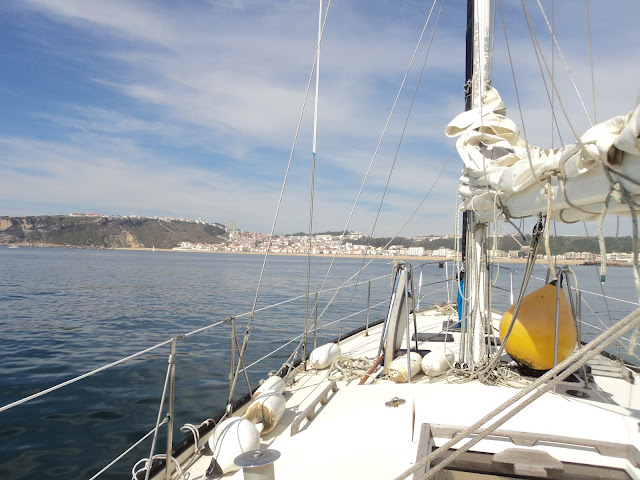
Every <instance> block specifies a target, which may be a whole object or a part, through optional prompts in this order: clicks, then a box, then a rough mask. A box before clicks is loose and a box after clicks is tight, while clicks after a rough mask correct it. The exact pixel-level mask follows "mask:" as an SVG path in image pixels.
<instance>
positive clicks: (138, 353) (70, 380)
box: [0, 338, 172, 412]
mask: <svg viewBox="0 0 640 480" xmlns="http://www.w3.org/2000/svg"><path fill="white" fill-rule="evenodd" d="M171 340H172V339H171V338H170V339H169V340H165V341H164V342H162V343H158V344H157V345H154V346H152V347H149V348H147V349H145V350H142V351H140V352H137V353H134V354H133V355H129V356H128V357H125V358H121V359H120V360H117V361H115V362H113V363H110V364H108V365H104V366H102V367H100V368H96V369H95V370H91V371H90V372H87V373H84V374H82V375H80V376H78V377H74V378H71V379H69V380H67V381H66V382H62V383H59V384H58V385H54V386H53V387H50V388H47V389H46V390H42V391H41V392H38V393H34V394H33V395H29V396H28V397H24V398H22V399H20V400H16V401H15V402H13V403H9V404H7V405H5V406H4V407H0V412H3V411H5V410H9V409H10V408H13V407H16V406H18V405H21V404H23V403H25V402H28V401H29V400H33V399H34V398H38V397H41V396H43V395H46V394H47V393H51V392H53V391H54V390H58V389H59V388H62V387H66V386H67V385H71V384H72V383H75V382H77V381H78V380H82V379H83V378H86V377H89V376H91V375H93V374H95V373H98V372H101V371H103V370H106V369H107V368H111V367H115V366H116V365H119V364H121V363H124V362H126V361H128V360H131V359H133V358H136V357H139V356H140V355H142V354H144V353H148V352H150V351H151V350H155V349H156V348H158V347H162V346H164V345H167V344H168V343H171Z"/></svg>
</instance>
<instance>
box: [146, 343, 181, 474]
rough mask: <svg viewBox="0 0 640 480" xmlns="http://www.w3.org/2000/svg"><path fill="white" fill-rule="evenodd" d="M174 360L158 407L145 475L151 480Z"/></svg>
mask: <svg viewBox="0 0 640 480" xmlns="http://www.w3.org/2000/svg"><path fill="white" fill-rule="evenodd" d="M172 348H173V347H172ZM173 361H175V359H172V358H171V356H169V365H167V375H166V377H165V379H164V388H163V389H162V396H161V397H160V407H159V408H158V419H157V420H156V428H155V433H154V435H153V440H151V451H150V452H149V463H148V468H147V469H146V470H147V472H146V473H145V475H144V480H149V475H150V474H151V464H152V463H153V451H154V450H155V449H156V441H157V440H158V429H159V428H160V422H161V421H162V408H163V407H164V401H165V398H166V397H167V387H168V386H169V380H170V378H171V368H172V367H173V365H174V364H173ZM167 415H168V413H167Z"/></svg>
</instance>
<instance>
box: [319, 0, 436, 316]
mask: <svg viewBox="0 0 640 480" xmlns="http://www.w3.org/2000/svg"><path fill="white" fill-rule="evenodd" d="M442 2H443V4H444V0H442ZM436 3H437V0H434V2H433V4H432V6H431V9H430V11H429V15H428V17H427V20H426V22H425V24H424V26H423V28H422V32H421V33H420V37H419V38H418V42H417V44H416V47H415V49H414V51H413V54H412V56H411V59H410V61H409V65H408V66H407V70H406V71H405V74H404V77H403V79H402V82H401V83H400V87H399V88H398V93H397V94H396V98H395V100H394V101H393V105H392V106H391V111H390V112H389V115H388V116H387V120H386V122H385V125H384V127H383V129H382V133H381V135H380V138H379V140H378V144H377V145H376V148H375V150H374V153H373V156H372V157H371V161H370V162H369V166H368V167H367V171H366V173H365V176H364V178H363V180H362V184H361V185H360V190H359V191H358V194H357V195H356V199H355V201H354V203H353V206H352V207H351V212H350V213H349V216H348V218H347V223H346V225H345V227H344V230H343V231H342V235H343V236H344V235H345V234H346V233H347V231H348V229H349V225H350V224H351V220H352V218H353V215H354V213H355V210H356V207H357V206H358V203H359V201H360V197H361V196H362V192H363V191H364V187H365V185H366V184H367V180H368V179H369V175H370V173H371V169H372V168H373V164H374V162H375V160H376V158H377V156H378V152H379V151H380V146H381V145H382V141H383V140H384V137H385V135H386V132H387V129H388V128H389V124H390V123H391V118H392V117H393V113H394V112H395V109H396V106H397V105H398V101H399V100H400V95H401V94H402V91H403V90H404V85H405V83H406V81H407V78H408V76H409V72H410V71H411V68H412V66H413V62H414V60H415V58H416V55H417V53H418V50H419V48H420V45H421V44H422V39H423V37H424V34H425V32H426V30H427V26H428V24H429V19H430V18H431V14H432V12H433V9H434V8H435V5H436ZM327 8H328V7H327ZM337 256H338V252H337V251H336V253H335V254H334V255H333V257H332V258H331V263H330V264H329V267H328V268H327V273H326V275H325V278H324V280H323V282H322V286H321V287H320V293H322V292H324V287H325V285H326V283H327V281H328V279H329V275H330V273H331V270H332V268H333V265H334V263H335V260H336V258H337ZM364 257H365V258H366V253H365V255H364ZM374 259H375V256H374ZM371 261H373V260H371ZM371 261H370V262H369V263H367V264H366V265H365V266H363V267H361V269H360V270H359V271H358V272H357V274H354V275H353V276H352V277H350V278H349V279H348V280H346V282H349V281H351V280H352V279H353V278H355V277H356V276H357V275H358V274H359V273H360V271H362V270H364V269H365V268H366V267H367V266H368V265H369V264H370V263H371ZM343 286H344V284H343V285H341V286H340V287H339V289H340V288H342V287H343ZM336 294H337V293H336ZM336 294H334V295H333V297H332V298H331V299H330V300H329V303H328V304H327V305H326V306H325V308H324V309H323V311H322V314H324V312H325V311H326V309H327V308H328V307H329V305H331V303H332V302H333V300H334V298H335V296H336ZM315 306H317V304H316V305H315ZM322 314H321V315H320V316H319V317H318V318H320V317H321V316H322Z"/></svg>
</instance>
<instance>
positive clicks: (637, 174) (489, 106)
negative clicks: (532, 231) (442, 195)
mask: <svg viewBox="0 0 640 480" xmlns="http://www.w3.org/2000/svg"><path fill="white" fill-rule="evenodd" d="M445 133H446V134H447V135H448V136H449V137H458V140H457V143H456V147H457V150H458V153H459V154H460V157H461V158H462V161H463V162H464V169H463V176H462V179H461V180H462V185H461V187H460V195H461V196H462V199H463V203H462V207H461V208H462V210H468V209H471V210H473V211H475V212H476V213H478V214H479V216H480V218H481V219H482V221H489V220H493V219H494V218H495V217H496V216H500V215H509V216H512V217H522V216H530V215H535V214H537V213H538V212H543V211H546V210H547V196H546V184H547V182H548V179H551V184H552V211H553V214H552V218H554V219H556V220H563V221H576V220H579V219H589V218H593V217H595V216H597V215H599V214H600V211H601V209H602V202H603V201H604V200H605V198H606V196H607V195H608V194H609V192H610V187H611V182H610V181H609V179H608V177H607V175H606V174H605V171H604V168H603V166H605V165H606V166H608V167H611V168H612V169H613V171H614V172H616V171H617V172H620V173H622V176H620V175H617V174H615V173H613V174H612V177H613V179H614V180H615V181H620V183H621V184H622V185H623V187H624V188H625V189H626V190H627V191H629V192H630V193H631V194H632V195H638V194H639V193H640V189H639V188H638V185H637V184H636V183H634V182H633V181H629V180H628V179H627V180H625V179H624V177H625V176H626V177H630V178H632V179H633V180H635V181H636V182H638V181H640V140H639V139H638V134H639V133H640V105H638V106H637V107H636V109H635V110H634V111H632V112H630V113H629V114H627V115H624V116H618V117H614V118H612V119H610V120H608V121H606V122H603V123H600V124H598V125H595V126H594V127H592V128H590V129H589V130H587V131H586V132H585V133H584V135H582V137H580V140H579V141H578V142H577V143H575V144H572V145H567V146H565V147H562V148H559V149H555V150H552V149H541V148H539V147H535V146H531V145H528V144H527V143H526V142H525V141H524V139H523V138H521V137H520V132H519V129H518V127H517V126H516V124H515V123H514V122H513V121H512V120H510V119H509V118H508V117H507V116H506V107H505V105H504V103H503V102H502V99H501V98H500V95H499V94H498V92H497V90H495V89H494V88H490V89H489V90H488V92H487V94H486V95H485V97H484V99H483V105H482V107H478V108H474V109H472V110H468V111H466V112H464V113H461V114H460V115H458V116H457V117H456V118H454V119H453V120H452V121H451V123H449V125H448V126H447V128H446V130H445ZM560 183H563V184H564V190H565V192H564V193H563V191H562V189H561V188H560V187H561V186H560ZM574 207H578V208H574ZM610 209H611V211H612V212H613V213H616V214H622V213H624V212H625V211H627V212H628V208H627V207H626V205H622V204H620V203H619V202H618V203H616V202H611V205H610Z"/></svg>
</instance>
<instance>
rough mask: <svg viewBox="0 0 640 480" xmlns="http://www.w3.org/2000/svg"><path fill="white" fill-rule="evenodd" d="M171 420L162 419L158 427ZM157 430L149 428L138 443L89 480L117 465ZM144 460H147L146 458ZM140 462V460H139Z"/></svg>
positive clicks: (93, 479)
mask: <svg viewBox="0 0 640 480" xmlns="http://www.w3.org/2000/svg"><path fill="white" fill-rule="evenodd" d="M168 421H169V419H168V418H164V419H163V420H162V423H161V424H160V425H158V427H161V426H162V425H164V424H165V423H167V422H168ZM155 431H156V428H153V429H151V430H149V432H147V433H146V434H145V435H144V436H143V437H142V438H140V439H139V440H138V441H137V442H136V443H134V444H133V445H131V446H130V447H129V448H127V449H126V450H125V451H124V452H122V453H121V454H120V455H118V456H117V457H116V458H114V459H113V460H112V461H111V462H110V463H109V464H108V465H107V466H105V467H104V468H103V469H102V470H100V471H99V472H98V473H96V474H95V475H94V476H93V477H91V478H90V479H89V480H95V479H96V478H98V477H99V476H100V475H102V474H103V473H104V472H106V471H107V470H108V469H110V468H111V467H112V466H113V465H115V464H116V463H117V462H118V461H119V460H120V459H122V458H123V457H124V456H125V455H126V454H127V453H129V452H130V451H131V450H133V449H134V448H136V447H137V446H138V445H140V444H141V443H142V442H144V441H145V440H146V439H147V438H149V436H150V435H151V434H152V433H154V432H155ZM144 460H147V459H146V458H145V459H144ZM138 463H139V462H138Z"/></svg>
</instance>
